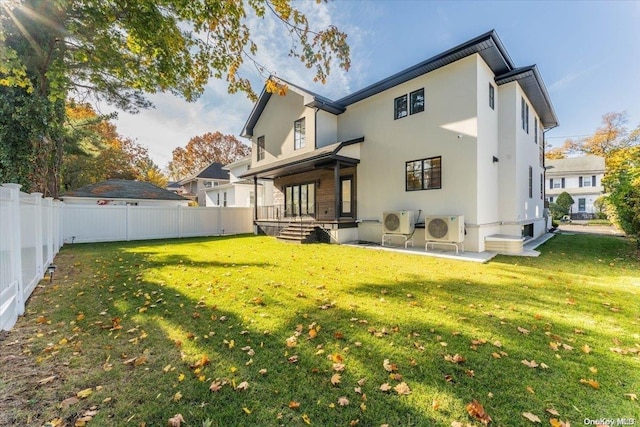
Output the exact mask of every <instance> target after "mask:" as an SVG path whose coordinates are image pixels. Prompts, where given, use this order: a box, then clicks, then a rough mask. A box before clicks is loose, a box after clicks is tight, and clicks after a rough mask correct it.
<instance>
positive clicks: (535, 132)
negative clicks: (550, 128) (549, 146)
mask: <svg viewBox="0 0 640 427" xmlns="http://www.w3.org/2000/svg"><path fill="white" fill-rule="evenodd" d="M533 141H534V142H535V143H536V144H537V143H538V118H537V117H536V118H534V119H533Z"/></svg>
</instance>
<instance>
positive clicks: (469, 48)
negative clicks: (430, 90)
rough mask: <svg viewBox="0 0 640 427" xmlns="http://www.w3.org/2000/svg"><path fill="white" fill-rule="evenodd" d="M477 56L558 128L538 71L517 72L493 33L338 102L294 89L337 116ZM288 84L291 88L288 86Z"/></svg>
mask: <svg viewBox="0 0 640 427" xmlns="http://www.w3.org/2000/svg"><path fill="white" fill-rule="evenodd" d="M476 53H477V54H479V55H480V56H481V57H482V59H483V60H484V61H485V62H486V63H487V65H488V66H489V68H491V70H492V71H493V73H494V74H495V76H496V77H495V81H496V84H498V85H502V84H505V83H509V82H511V81H514V80H517V81H518V82H519V83H520V86H521V87H522V90H523V91H524V92H525V93H526V94H527V97H528V98H529V100H530V101H531V103H532V104H533V107H534V108H535V110H536V111H537V112H538V114H539V115H540V120H541V122H542V124H543V126H544V127H545V128H553V127H556V126H558V119H557V117H556V113H555V111H554V109H553V105H552V104H551V99H550V98H549V94H548V93H547V89H546V87H545V85H544V82H543V81H542V78H541V76H540V73H539V72H538V69H537V68H536V67H535V66H529V67H522V68H517V67H516V66H515V64H514V63H513V61H512V60H511V58H510V57H509V54H508V53H507V51H506V49H505V48H504V46H503V45H502V42H501V41H500V38H499V37H498V34H497V33H496V32H495V30H491V31H488V32H486V33H484V34H481V35H480V36H478V37H476V38H474V39H471V40H469V41H467V42H465V43H462V44H460V45H458V46H456V47H454V48H452V49H449V50H447V51H445V52H442V53H440V54H438V55H436V56H433V57H431V58H429V59H427V60H425V61H422V62H420V63H418V64H416V65H414V66H412V67H409V68H407V69H405V70H402V71H400V72H398V73H396V74H394V75H392V76H389V77H387V78H386V79H383V80H380V81H379V82H376V83H374V84H372V85H370V86H367V87H365V88H364V89H360V90H358V91H356V92H354V93H352V94H350V95H347V96H345V97H344V98H340V99H338V100H337V101H332V100H330V99H328V98H324V97H321V96H320V95H317V94H315V93H313V92H311V91H308V90H306V89H302V88H300V87H298V86H295V87H296V88H297V89H299V90H302V91H304V92H306V93H307V94H309V95H310V96H311V97H312V100H313V101H312V102H311V103H310V104H308V106H310V107H315V108H320V109H322V110H325V111H328V112H330V113H333V114H336V115H338V114H342V113H343V112H344V111H345V110H346V109H347V107H348V106H349V105H352V104H354V103H356V102H358V101H361V100H363V99H366V98H368V97H370V96H373V95H376V94H378V93H380V92H383V91H385V90H387V89H390V88H392V87H394V86H397V85H399V84H402V83H404V82H407V81H409V80H411V79H414V78H416V77H418V76H421V75H423V74H426V73H429V72H431V71H433V70H436V69H438V68H441V67H444V66H445V65H448V64H451V63H453V62H455V61H458V60H460V59H463V58H465V57H467V56H470V55H473V54H476ZM280 80H281V79H280ZM285 83H287V82H285ZM287 84H289V85H290V86H293V85H291V84H290V83H287ZM270 98H271V94H270V93H267V92H266V91H265V90H264V89H263V91H262V93H261V94H260V98H259V99H258V102H257V103H256V104H255V105H254V107H253V110H252V111H251V114H250V115H249V118H248V119H247V122H246V123H245V126H244V129H243V130H242V133H241V135H242V136H244V137H251V136H253V128H254V127H255V125H256V123H257V122H258V119H259V118H260V115H261V114H262V111H263V110H264V109H265V107H266V105H267V102H268V101H269V99H270Z"/></svg>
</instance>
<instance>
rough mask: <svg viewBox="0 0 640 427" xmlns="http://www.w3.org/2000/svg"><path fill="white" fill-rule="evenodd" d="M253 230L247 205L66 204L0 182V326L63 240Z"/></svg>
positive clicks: (11, 318) (11, 319) (15, 312)
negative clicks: (215, 206)
mask: <svg viewBox="0 0 640 427" xmlns="http://www.w3.org/2000/svg"><path fill="white" fill-rule="evenodd" d="M252 232H253V210H252V208H231V207H220V208H195V207H182V206H171V207H164V206H97V205H71V204H65V203H63V202H60V201H57V200H55V201H54V200H53V199H52V198H51V197H45V198H42V194H41V193H32V194H26V193H22V192H20V185H18V184H2V185H1V186H0V330H9V329H11V328H12V327H13V325H14V324H15V323H16V320H17V319H18V316H20V315H22V314H23V313H24V310H25V302H26V301H27V299H28V298H29V296H30V295H31V293H32V292H33V290H34V289H35V287H36V285H37V284H38V282H39V281H40V279H42V278H43V277H44V275H45V274H46V272H47V268H48V267H49V265H51V263H52V262H53V257H54V256H55V255H56V254H57V253H58V251H59V250H60V247H61V246H62V245H63V243H88V242H115V241H123V240H145V239H166V238H176V237H178V238H179V237H195V236H217V235H230V234H241V233H252Z"/></svg>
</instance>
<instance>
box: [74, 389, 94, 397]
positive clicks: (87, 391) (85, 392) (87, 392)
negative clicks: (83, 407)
mask: <svg viewBox="0 0 640 427" xmlns="http://www.w3.org/2000/svg"><path fill="white" fill-rule="evenodd" d="M91 393H93V389H92V388H85V389H84V390H80V391H79V392H77V393H76V396H78V397H79V398H80V399H86V398H87V397H89V396H91Z"/></svg>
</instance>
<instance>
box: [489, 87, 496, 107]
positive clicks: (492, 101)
mask: <svg viewBox="0 0 640 427" xmlns="http://www.w3.org/2000/svg"><path fill="white" fill-rule="evenodd" d="M495 106H496V88H494V87H493V85H492V84H491V83H489V107H491V109H492V110H494V109H495Z"/></svg>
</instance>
